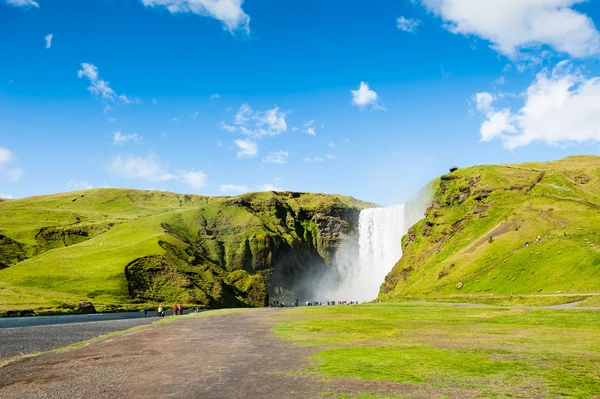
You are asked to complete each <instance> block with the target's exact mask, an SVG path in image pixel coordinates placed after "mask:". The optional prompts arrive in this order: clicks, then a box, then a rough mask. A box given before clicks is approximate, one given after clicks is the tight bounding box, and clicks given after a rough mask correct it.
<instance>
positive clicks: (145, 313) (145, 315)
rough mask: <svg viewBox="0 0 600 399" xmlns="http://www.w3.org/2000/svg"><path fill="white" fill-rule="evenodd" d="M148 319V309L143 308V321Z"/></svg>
mask: <svg viewBox="0 0 600 399" xmlns="http://www.w3.org/2000/svg"><path fill="white" fill-rule="evenodd" d="M146 317H148V309H146V307H145V306H144V319H145V318H146Z"/></svg>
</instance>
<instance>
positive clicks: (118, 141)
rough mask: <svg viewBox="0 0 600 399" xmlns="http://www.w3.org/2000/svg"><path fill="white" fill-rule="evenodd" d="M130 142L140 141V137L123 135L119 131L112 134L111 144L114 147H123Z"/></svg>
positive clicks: (135, 134)
mask: <svg viewBox="0 0 600 399" xmlns="http://www.w3.org/2000/svg"><path fill="white" fill-rule="evenodd" d="M130 140H131V141H141V140H142V137H141V136H138V135H137V133H134V134H123V133H121V132H120V131H116V132H114V133H113V143H114V144H115V145H123V144H125V143H126V142H128V141H130Z"/></svg>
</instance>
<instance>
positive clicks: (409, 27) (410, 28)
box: [396, 17, 421, 32]
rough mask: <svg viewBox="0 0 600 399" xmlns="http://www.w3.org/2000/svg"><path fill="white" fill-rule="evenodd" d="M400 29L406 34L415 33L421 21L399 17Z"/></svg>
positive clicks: (398, 24) (397, 21)
mask: <svg viewBox="0 0 600 399" xmlns="http://www.w3.org/2000/svg"><path fill="white" fill-rule="evenodd" d="M396 23H397V26H398V29H400V30H403V31H404V32H414V31H415V29H417V27H418V26H419V25H420V24H421V21H419V20H418V19H411V18H406V17H399V18H398V19H397V20H396Z"/></svg>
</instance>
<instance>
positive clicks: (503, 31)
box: [421, 0, 600, 58]
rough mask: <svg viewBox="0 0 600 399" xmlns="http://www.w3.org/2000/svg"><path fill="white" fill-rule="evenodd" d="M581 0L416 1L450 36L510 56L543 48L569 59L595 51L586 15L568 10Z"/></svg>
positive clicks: (599, 43) (599, 38)
mask: <svg viewBox="0 0 600 399" xmlns="http://www.w3.org/2000/svg"><path fill="white" fill-rule="evenodd" d="M582 2H584V0H502V1H498V0H487V1H483V0H421V3H423V4H424V5H425V7H427V8H428V9H429V10H430V11H432V12H433V13H435V14H436V15H438V16H440V17H441V18H442V20H443V21H444V22H445V23H446V25H445V27H446V28H447V29H448V30H449V31H450V32H452V33H454V34H462V35H466V36H468V35H475V36H479V37H481V38H483V39H485V40H488V41H490V42H491V43H492V46H493V48H494V49H496V50H497V51H498V52H500V53H502V54H504V55H506V56H508V57H511V58H514V57H516V56H518V55H519V52H520V51H521V50H523V49H529V48H533V47H537V46H540V45H547V46H550V47H552V48H554V49H555V50H557V51H559V52H564V53H568V54H569V55H571V56H573V57H587V56H591V55H596V54H598V53H599V52H600V34H599V32H598V31H597V30H596V28H595V26H594V22H593V21H592V19H591V18H590V17H588V16H587V15H585V14H582V13H580V12H578V11H575V10H574V9H573V8H572V7H573V6H574V5H576V4H578V3H582Z"/></svg>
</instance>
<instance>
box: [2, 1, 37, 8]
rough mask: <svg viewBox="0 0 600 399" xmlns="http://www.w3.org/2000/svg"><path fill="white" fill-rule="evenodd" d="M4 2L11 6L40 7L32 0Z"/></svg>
mask: <svg viewBox="0 0 600 399" xmlns="http://www.w3.org/2000/svg"><path fill="white" fill-rule="evenodd" d="M6 4H10V5H11V6H15V7H36V8H39V7H40V5H39V3H38V2H37V1H33V0H6Z"/></svg>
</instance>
